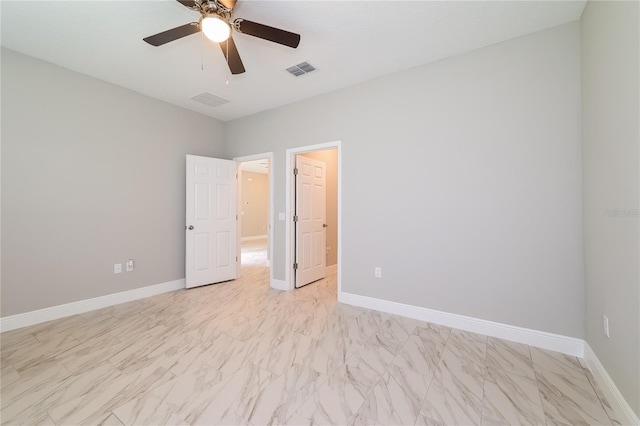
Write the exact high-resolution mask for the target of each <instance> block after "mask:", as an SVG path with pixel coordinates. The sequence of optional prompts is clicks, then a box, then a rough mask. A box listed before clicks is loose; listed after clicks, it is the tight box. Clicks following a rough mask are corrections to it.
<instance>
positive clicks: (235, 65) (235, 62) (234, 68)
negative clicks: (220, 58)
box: [219, 37, 245, 74]
mask: <svg viewBox="0 0 640 426" xmlns="http://www.w3.org/2000/svg"><path fill="white" fill-rule="evenodd" d="M219 44H220V49H222V53H224V57H225V59H226V60H227V63H228V64H229V69H230V70H231V74H242V73H243V72H244V71H245V70H244V65H243V64H242V59H240V54H239V53H238V49H237V48H236V44H235V42H234V41H233V39H232V38H231V37H229V38H228V39H227V40H225V41H223V42H220V43H219Z"/></svg>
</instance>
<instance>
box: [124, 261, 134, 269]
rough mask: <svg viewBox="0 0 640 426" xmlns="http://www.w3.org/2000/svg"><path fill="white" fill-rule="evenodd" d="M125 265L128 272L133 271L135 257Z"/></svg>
mask: <svg viewBox="0 0 640 426" xmlns="http://www.w3.org/2000/svg"><path fill="white" fill-rule="evenodd" d="M125 266H126V268H127V272H131V271H133V259H129V260H127V263H126V264H125Z"/></svg>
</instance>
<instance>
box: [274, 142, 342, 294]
mask: <svg viewBox="0 0 640 426" xmlns="http://www.w3.org/2000/svg"><path fill="white" fill-rule="evenodd" d="M329 149H337V150H338V274H337V281H338V300H339V299H340V295H341V294H342V141H340V140H337V141H333V142H326V143H320V144H315V145H307V146H301V147H297V148H289V149H287V151H286V182H285V194H286V205H285V215H286V217H287V226H286V234H285V259H286V262H287V265H286V267H285V282H286V285H287V287H288V290H293V289H294V277H295V272H294V270H293V263H294V261H295V251H294V250H293V247H294V246H295V241H294V238H295V229H294V227H295V223H294V222H293V209H294V206H295V191H296V187H295V184H294V180H293V169H294V168H295V164H296V162H295V156H296V155H298V154H304V153H307V152H314V151H326V150H329Z"/></svg>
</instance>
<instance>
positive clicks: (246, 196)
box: [240, 171, 269, 238]
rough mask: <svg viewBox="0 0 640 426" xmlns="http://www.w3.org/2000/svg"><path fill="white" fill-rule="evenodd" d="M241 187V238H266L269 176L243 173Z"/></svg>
mask: <svg viewBox="0 0 640 426" xmlns="http://www.w3.org/2000/svg"><path fill="white" fill-rule="evenodd" d="M241 185H242V187H241V189H240V198H241V200H240V203H241V206H240V212H241V214H242V229H241V236H242V237H243V238H244V237H257V236H266V235H267V234H268V231H267V225H268V222H269V175H267V174H265V173H256V172H248V171H243V172H242V182H241Z"/></svg>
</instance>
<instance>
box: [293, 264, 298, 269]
mask: <svg viewBox="0 0 640 426" xmlns="http://www.w3.org/2000/svg"><path fill="white" fill-rule="evenodd" d="M297 269H298V264H297V263H294V264H293V270H294V271H295V270H297Z"/></svg>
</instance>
